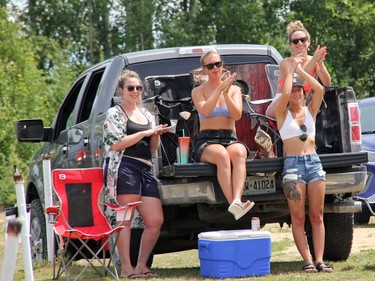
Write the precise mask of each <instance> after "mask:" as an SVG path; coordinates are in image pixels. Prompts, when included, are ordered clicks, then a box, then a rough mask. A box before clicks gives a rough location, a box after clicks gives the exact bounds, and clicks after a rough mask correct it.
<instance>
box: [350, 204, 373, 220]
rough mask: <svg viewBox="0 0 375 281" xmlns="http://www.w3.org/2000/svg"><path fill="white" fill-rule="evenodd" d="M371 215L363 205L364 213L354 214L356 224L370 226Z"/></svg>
mask: <svg viewBox="0 0 375 281" xmlns="http://www.w3.org/2000/svg"><path fill="white" fill-rule="evenodd" d="M370 217H371V213H370V211H369V209H368V207H367V206H366V204H362V212H361V213H355V214H354V223H355V224H368V223H369V222H370Z"/></svg>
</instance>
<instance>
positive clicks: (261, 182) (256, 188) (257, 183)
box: [243, 176, 276, 195]
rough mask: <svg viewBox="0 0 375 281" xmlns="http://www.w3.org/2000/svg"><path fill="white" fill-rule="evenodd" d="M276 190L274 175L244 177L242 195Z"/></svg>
mask: <svg viewBox="0 0 375 281" xmlns="http://www.w3.org/2000/svg"><path fill="white" fill-rule="evenodd" d="M273 192H276V184H275V177H274V176H264V177H259V176H250V177H247V178H246V181H245V190H244V192H243V195H256V194H265V193H273Z"/></svg>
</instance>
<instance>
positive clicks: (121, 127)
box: [103, 106, 126, 156]
mask: <svg viewBox="0 0 375 281" xmlns="http://www.w3.org/2000/svg"><path fill="white" fill-rule="evenodd" d="M125 135H126V117H125V116H124V114H123V113H122V112H121V111H120V110H118V108H117V106H115V107H112V108H110V109H109V110H108V112H107V117H106V120H105V121H104V125H103V139H104V146H105V152H106V156H109V154H110V153H111V151H112V145H114V144H115V143H118V142H119V141H121V139H122V138H123V137H124V136H125Z"/></svg>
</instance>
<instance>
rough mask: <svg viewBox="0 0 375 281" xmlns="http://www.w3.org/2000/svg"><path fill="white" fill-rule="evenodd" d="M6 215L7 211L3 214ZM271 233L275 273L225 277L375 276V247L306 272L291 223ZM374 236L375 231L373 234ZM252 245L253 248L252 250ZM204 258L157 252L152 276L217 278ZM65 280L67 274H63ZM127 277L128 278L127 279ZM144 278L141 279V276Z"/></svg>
mask: <svg viewBox="0 0 375 281" xmlns="http://www.w3.org/2000/svg"><path fill="white" fill-rule="evenodd" d="M2 215H3V214H2ZM364 228H365V229H370V230H371V232H372V233H374V232H373V229H374V228H375V217H373V218H372V219H371V222H370V224H369V225H367V226H365V227H364ZM267 230H268V231H270V233H271V237H272V234H273V233H282V234H285V237H284V235H282V236H283V237H282V238H280V239H276V240H275V241H273V240H272V257H271V274H269V275H266V276H262V277H256V278H243V279H238V278H232V279H224V280H233V281H234V280H257V281H263V280H298V281H301V280H322V281H326V280H327V279H329V280H330V281H331V280H332V281H346V280H348V281H349V280H375V248H372V249H371V248H370V249H368V250H362V251H361V252H360V253H359V254H355V255H351V256H350V257H349V259H348V260H347V261H342V262H330V264H331V265H332V266H333V267H334V268H335V271H334V272H333V273H331V274H329V273H316V274H306V273H303V272H302V271H301V266H302V261H301V259H300V257H299V255H298V253H297V250H296V248H295V245H294V242H293V240H292V235H291V233H290V229H289V228H287V227H283V228H279V227H278V226H275V227H274V226H273V225H272V226H271V227H269V228H268V229H267ZM369 235H370V236H371V235H372V234H369ZM250 250H251V249H249V251H250ZM3 251H4V225H3V220H2V219H1V220H0V260H1V261H2V255H3ZM22 263H23V261H22V245H21V244H20V247H19V254H18V261H17V270H16V272H15V276H14V280H15V281H18V280H25V273H24V270H23V265H22ZM83 265H84V263H81V262H80V263H79V265H77V264H75V265H74V266H73V267H72V270H73V273H74V272H78V271H79V269H80V268H82V266H83ZM199 266H200V261H199V257H198V251H197V250H190V251H184V252H177V253H170V254H163V255H155V257H154V263H153V270H154V271H155V272H157V273H158V274H159V275H160V276H161V277H160V278H151V280H156V281H159V280H171V281H172V280H181V281H187V280H207V281H209V280H217V279H210V278H203V277H201V276H200V267H199ZM51 277H52V267H51V265H50V264H49V263H44V264H38V265H36V266H35V268H34V280H36V281H42V280H51ZM60 280H65V275H63V276H62V277H60ZM80 280H113V278H109V277H107V278H102V279H100V278H99V277H98V275H97V274H96V273H95V272H94V271H93V270H91V269H89V271H87V272H86V273H85V274H84V276H83V277H82V278H81V279H80ZM123 280H125V279H123ZM139 280H141V279H139Z"/></svg>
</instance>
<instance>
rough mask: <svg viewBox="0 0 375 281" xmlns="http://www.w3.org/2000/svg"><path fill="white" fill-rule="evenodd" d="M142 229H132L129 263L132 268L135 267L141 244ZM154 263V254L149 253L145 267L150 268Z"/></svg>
mask: <svg viewBox="0 0 375 281" xmlns="http://www.w3.org/2000/svg"><path fill="white" fill-rule="evenodd" d="M142 233H143V228H132V229H131V237H130V261H131V264H132V266H133V267H135V266H136V265H137V261H138V253H139V245H140V243H141V237H142ZM153 261H154V253H151V255H150V257H149V258H148V260H147V266H148V267H149V268H151V266H152V262H153Z"/></svg>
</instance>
